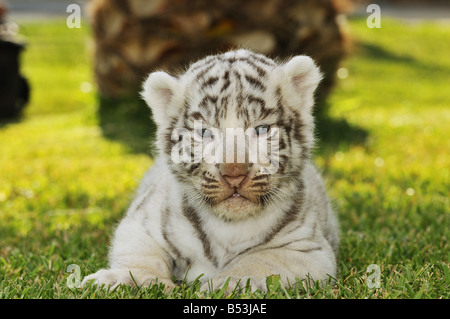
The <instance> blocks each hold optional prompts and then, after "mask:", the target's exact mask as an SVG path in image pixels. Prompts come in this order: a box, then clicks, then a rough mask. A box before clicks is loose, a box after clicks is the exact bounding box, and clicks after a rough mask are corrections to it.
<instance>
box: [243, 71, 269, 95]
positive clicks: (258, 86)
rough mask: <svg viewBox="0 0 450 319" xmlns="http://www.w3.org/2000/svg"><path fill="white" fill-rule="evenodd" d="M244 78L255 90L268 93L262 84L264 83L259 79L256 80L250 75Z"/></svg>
mask: <svg viewBox="0 0 450 319" xmlns="http://www.w3.org/2000/svg"><path fill="white" fill-rule="evenodd" d="M244 78H245V80H246V81H247V82H248V83H249V84H250V85H251V86H252V87H253V88H255V89H257V90H260V91H261V92H265V91H266V87H265V85H264V84H262V82H261V81H260V80H258V79H257V78H254V77H252V76H250V75H245V77H244Z"/></svg>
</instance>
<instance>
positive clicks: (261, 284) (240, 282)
mask: <svg viewBox="0 0 450 319" xmlns="http://www.w3.org/2000/svg"><path fill="white" fill-rule="evenodd" d="M225 285H226V287H225ZM247 287H248V288H249V289H250V290H251V291H252V292H255V291H256V290H258V289H259V290H260V291H263V292H264V291H267V285H266V278H256V277H250V276H244V277H235V276H226V275H224V276H217V277H214V278H212V279H211V280H208V281H207V282H205V283H204V284H203V285H202V287H201V290H202V291H215V290H219V289H226V293H227V294H229V293H231V292H233V291H235V290H242V289H245V288H247Z"/></svg>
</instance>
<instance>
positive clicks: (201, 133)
mask: <svg viewBox="0 0 450 319" xmlns="http://www.w3.org/2000/svg"><path fill="white" fill-rule="evenodd" d="M195 132H196V133H197V135H198V136H200V137H201V138H205V139H206V138H208V139H212V138H214V135H213V132H212V131H211V130H209V129H207V128H202V129H198V130H196V131H195Z"/></svg>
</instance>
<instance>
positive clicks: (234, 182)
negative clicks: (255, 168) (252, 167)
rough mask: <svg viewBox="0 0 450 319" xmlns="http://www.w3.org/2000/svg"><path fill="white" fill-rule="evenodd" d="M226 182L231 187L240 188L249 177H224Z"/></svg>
mask: <svg viewBox="0 0 450 319" xmlns="http://www.w3.org/2000/svg"><path fill="white" fill-rule="evenodd" d="M222 177H223V179H224V180H226V181H227V183H228V184H229V185H230V187H239V185H240V184H241V183H242V181H243V180H244V179H245V178H246V177H247V175H239V176H228V175H224V176H222Z"/></svg>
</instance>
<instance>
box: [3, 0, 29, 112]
mask: <svg viewBox="0 0 450 319" xmlns="http://www.w3.org/2000/svg"><path fill="white" fill-rule="evenodd" d="M5 13H6V9H5V7H3V6H2V5H1V4H0V118H10V117H15V116H18V115H19V114H20V112H21V111H22V110H23V108H24V107H25V105H26V103H27V102H28V100H29V98H30V87H29V85H28V81H27V80H26V79H25V78H24V77H23V76H22V75H21V74H20V63H19V57H20V52H21V51H22V50H23V49H24V45H23V44H21V43H18V42H17V41H15V40H14V35H15V33H16V30H17V26H16V25H15V24H14V23H11V22H5V21H4V20H3V16H4V14H5Z"/></svg>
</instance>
